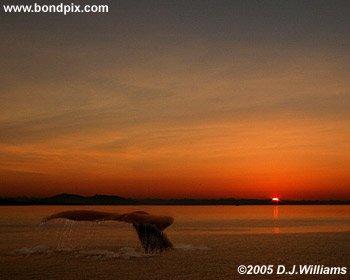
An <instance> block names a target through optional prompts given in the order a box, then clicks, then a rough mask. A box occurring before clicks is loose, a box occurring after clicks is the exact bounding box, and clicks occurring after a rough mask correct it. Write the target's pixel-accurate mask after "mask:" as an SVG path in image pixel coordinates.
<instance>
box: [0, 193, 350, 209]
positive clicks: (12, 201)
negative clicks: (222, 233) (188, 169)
mask: <svg viewBox="0 0 350 280" xmlns="http://www.w3.org/2000/svg"><path fill="white" fill-rule="evenodd" d="M271 204H275V203H272V202H271V200H270V199H243V198H242V199H236V198H222V199H132V198H124V197H121V196H115V195H98V194H96V195H93V196H82V195H77V194H67V193H63V194H58V195H55V196H51V197H44V198H40V197H1V198H0V205H233V206H239V205H271ZM278 204H279V205H345V204H350V200H283V201H281V202H279V203H278Z"/></svg>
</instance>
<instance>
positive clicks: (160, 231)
mask: <svg viewBox="0 0 350 280" xmlns="http://www.w3.org/2000/svg"><path fill="white" fill-rule="evenodd" d="M55 219H67V220H73V221H120V222H126V223H130V224H132V225H133V227H134V229H135V230H136V233H137V236H138V238H139V240H140V242H141V246H142V248H143V249H144V250H145V253H156V252H162V251H164V250H166V249H169V248H172V247H173V245H172V243H171V242H170V240H169V239H168V237H167V235H166V234H165V233H164V230H165V229H166V228H167V227H168V226H170V225H171V224H172V223H173V222H174V219H173V218H172V217H169V216H155V215H150V214H149V213H147V212H144V211H135V212H131V213H126V214H116V213H108V212H100V211H89V210H75V211H65V212H59V213H56V214H53V215H50V216H47V217H45V218H44V219H43V220H42V222H43V223H46V222H48V221H50V220H55Z"/></svg>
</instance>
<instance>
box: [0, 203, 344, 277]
mask: <svg viewBox="0 0 350 280" xmlns="http://www.w3.org/2000/svg"><path fill="white" fill-rule="evenodd" d="M79 209H85V210H100V211H108V212H116V213H125V212H130V211H136V210H144V211H147V212H149V213H151V214H156V215H157V214H159V215H170V216H173V217H174V218H175V222H174V224H173V225H172V226H170V227H169V228H168V229H166V230H165V232H166V233H167V235H168V237H169V239H170V240H171V241H172V242H173V244H174V249H172V250H169V251H166V252H163V253H161V254H144V253H143V251H142V248H141V247H140V244H139V241H138V239H137V236H136V233H135V231H134V229H133V228H132V226H130V225H128V224H124V223H120V222H99V223H97V222H72V221H65V220H57V221H52V222H49V223H47V224H41V223H40V221H41V219H42V218H43V217H45V216H47V215H51V214H53V213H56V212H59V211H66V210H79ZM0 242H1V243H0V279H1V280H5V279H6V280H7V279H75V280H78V279H126V280H127V279H192V280H195V279H349V275H350V253H349V252H350V206H284V205H280V206H273V205H271V206H239V207H237V206H9V207H7V206H2V207H0ZM242 264H243V265H246V266H248V265H273V269H274V273H273V274H271V275H266V274H265V275H261V274H260V275H240V274H239V273H238V272H237V268H238V266H239V265H242ZM278 265H284V266H285V267H287V268H289V267H291V266H292V265H320V266H321V265H323V266H324V267H326V266H327V267H347V274H346V275H286V274H281V275H277V274H276V273H275V269H276V268H277V266H278Z"/></svg>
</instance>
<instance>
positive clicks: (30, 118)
mask: <svg viewBox="0 0 350 280" xmlns="http://www.w3.org/2000/svg"><path fill="white" fill-rule="evenodd" d="M125 5H126V4H125ZM158 5H159V7H158V6H157V7H154V8H155V10H156V11H157V9H158V8H159V10H160V11H161V13H160V16H159V17H158V18H155V17H153V16H152V12H154V10H153V9H150V10H151V11H152V12H150V11H148V10H147V11H148V12H149V13H151V14H148V13H146V11H144V10H142V9H137V7H135V6H133V7H132V6H130V7H124V8H125V11H124V10H123V11H124V12H125V13H126V14H122V13H121V12H120V11H119V12H117V11H116V12H115V13H118V14H115V13H114V12H112V13H110V14H109V15H103V16H101V15H99V16H96V15H93V16H89V17H90V18H87V16H86V17H75V18H73V17H66V18H65V19H62V18H60V17H59V16H56V17H53V18H52V24H51V25H50V24H47V20H48V19H47V18H44V17H40V16H37V17H28V18H26V21H24V22H23V18H21V17H17V18H16V17H15V16H12V17H4V18H3V19H1V20H2V21H3V22H2V23H3V25H0V26H7V27H8V28H6V29H1V35H3V36H2V37H4V38H6V39H5V41H4V42H3V43H2V44H1V45H0V50H1V52H2V54H3V57H4V58H3V59H2V60H1V62H0V64H1V69H0V77H1V78H0V79H1V81H0V82H1V83H0V84H1V87H0V98H1V100H0V108H1V111H0V157H1V161H0V178H1V179H0V195H1V196H13V195H30V196H31V195H33V196H46V195H53V194H56V193H61V192H69V193H79V194H86V195H90V194H95V193H100V194H116V195H122V196H127V197H167V198H168V197H193V198H195V197H198V198H199V197H200V198H203V197H205V198H214V197H237V198H268V197H272V196H273V195H279V196H280V197H281V198H282V199H283V198H285V199H350V110H349V108H350V80H349V74H350V68H349V65H350V63H349V57H350V52H349V47H348V46H349V44H345V43H346V42H348V41H349V35H348V32H345V28H343V27H344V26H343V25H342V24H344V25H346V24H349V19H348V17H345V15H344V14H342V9H341V7H339V9H336V7H335V8H333V10H332V9H331V10H329V9H328V10H327V9H323V8H324V7H316V8H317V9H319V13H321V15H323V18H322V17H321V18H318V17H316V16H315V14H312V15H310V14H307V12H305V11H304V10H298V8H297V7H285V10H284V9H282V10H279V11H274V9H272V7H264V8H263V9H265V12H266V13H268V14H270V13H272V14H273V13H277V12H279V13H282V14H284V16H285V17H282V18H283V19H282V20H281V19H274V20H275V21H276V22H274V23H275V24H273V23H272V22H269V21H266V19H265V17H263V15H261V14H260V13H259V14H255V13H257V12H258V11H255V12H250V13H247V15H246V17H243V16H242V15H239V9H243V8H242V7H243V6H239V7H231V8H232V10H228V11H226V10H225V9H224V10H225V12H224V10H220V9H219V8H216V9H217V10H215V11H213V12H212V14H210V13H209V14H205V13H204V11H209V10H210V9H209V8H208V7H206V6H203V7H199V11H202V10H203V15H202V14H201V15H200V16H198V18H196V17H194V16H195V11H197V12H198V9H197V10H195V9H194V8H193V10H191V9H186V11H187V12H188V13H190V15H191V17H190V16H189V17H188V18H186V19H181V20H180V19H179V18H178V17H179V15H180V14H181V13H180V11H177V10H171V9H170V7H168V6H164V7H163V6H161V4H160V3H159V4H158ZM203 5H205V4H203ZM285 5H287V4H285ZM288 5H291V4H288ZM321 6H322V5H321ZM177 8H178V9H180V10H181V9H182V8H181V7H180V8H179V7H177ZM187 8H188V7H187ZM251 8H252V7H251ZM255 8H256V7H255ZM280 8H281V7H280ZM282 8H283V7H282ZM289 8H292V10H290V9H289ZM201 9H202V10H201ZM237 9H238V11H237ZM230 11H232V15H231V16H229V17H228V14H229V15H230ZM249 11H252V10H249ZM192 13H193V14H192ZM227 13H228V14H227ZM298 13H299V15H300V18H298V20H299V21H297V19H296V18H295V17H294V15H295V14H298ZM305 13H306V14H305ZM127 15H129V16H130V15H133V17H132V18H133V19H135V21H133V22H131V21H130V20H129V18H128V17H127ZM136 15H137V16H138V17H136ZM287 15H289V16H290V18H288V17H287ZM334 15H336V16H337V17H338V20H335V17H334ZM257 16H258V17H257ZM310 17H311V19H310ZM165 19H167V21H166V22H167V24H165V25H164V24H163V25H162V24H161V23H164V22H163V20H165ZM218 20H222V21H223V22H222V25H221V23H220V21H218ZM279 21H281V22H279ZM309 21H310V22H309ZM0 23H1V22H0ZM138 23H139V24H138ZM171 23H172V24H171ZM239 23H241V25H239ZM243 23H244V24H245V25H244V26H243ZM26 24H27V25H29V27H30V28H29V30H28V29H26V30H27V31H26V32H24V31H23V27H24V25H26ZM157 24H158V25H157ZM298 24H301V26H297V25H298ZM197 25H198V26H197ZM303 26H304V27H305V28H302V27H303ZM293 28H294V29H293ZM298 28H300V30H299V29H298ZM242 29H244V30H242ZM243 31H245V32H243ZM215 32H216V33H215ZM220 32H221V33H222V34H221V33H220ZM248 35H250V36H248ZM311 35H312V36H311Z"/></svg>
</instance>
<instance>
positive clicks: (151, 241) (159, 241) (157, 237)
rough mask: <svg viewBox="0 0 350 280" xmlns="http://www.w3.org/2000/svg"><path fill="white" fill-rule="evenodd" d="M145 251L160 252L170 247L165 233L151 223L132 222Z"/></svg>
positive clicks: (171, 245)
mask: <svg viewBox="0 0 350 280" xmlns="http://www.w3.org/2000/svg"><path fill="white" fill-rule="evenodd" d="M132 225H133V227H134V228H135V230H136V233H137V236H138V238H139V240H140V242H141V245H142V247H143V249H144V250H145V252H146V253H155V252H162V251H164V250H166V249H168V248H172V247H173V244H172V243H171V242H170V240H169V239H168V237H167V235H166V234H165V233H164V232H163V231H161V230H159V229H158V228H157V227H156V226H155V225H152V224H136V223H133V224H132Z"/></svg>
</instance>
